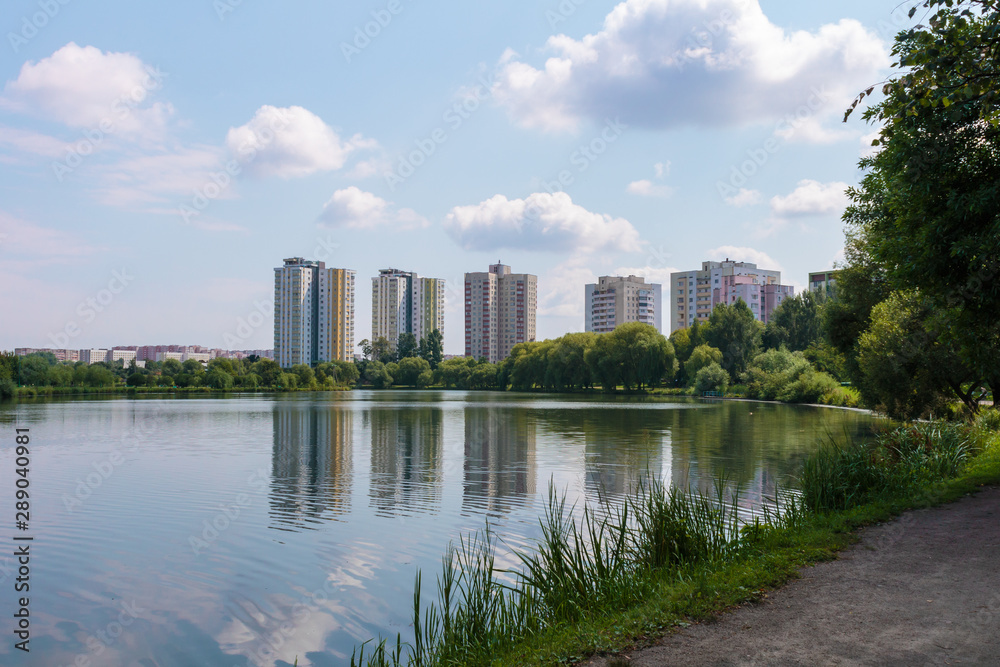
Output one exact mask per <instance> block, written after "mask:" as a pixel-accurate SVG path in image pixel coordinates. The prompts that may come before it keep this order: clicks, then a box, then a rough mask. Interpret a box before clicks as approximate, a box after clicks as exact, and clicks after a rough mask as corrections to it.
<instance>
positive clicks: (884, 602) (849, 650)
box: [587, 488, 1000, 667]
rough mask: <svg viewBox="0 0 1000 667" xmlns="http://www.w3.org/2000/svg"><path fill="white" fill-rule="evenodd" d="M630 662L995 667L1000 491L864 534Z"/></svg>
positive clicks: (999, 624)
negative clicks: (757, 598) (766, 592)
mask: <svg viewBox="0 0 1000 667" xmlns="http://www.w3.org/2000/svg"><path fill="white" fill-rule="evenodd" d="M630 657H631V661H630V664H631V665H643V666H646V665H907V666H910V665H1000V489H997V488H990V489H986V490H984V491H982V492H981V493H979V494H977V495H975V496H971V497H966V498H964V499H963V500H961V501H959V502H956V503H954V504H951V505H946V506H943V507H938V508H934V509H930V510H919V511H915V512H908V513H906V514H904V515H903V516H902V517H900V518H899V519H898V520H896V521H894V522H892V523H888V524H884V525H881V526H877V527H873V528H869V529H866V530H865V531H864V532H863V533H862V539H861V542H860V543H858V544H857V545H855V546H853V547H851V548H850V549H848V550H846V551H844V552H843V553H842V554H841V558H840V559H839V560H837V561H833V562H830V563H822V564H820V565H817V566H816V567H812V568H807V569H806V570H804V571H803V573H802V578H801V579H799V580H796V581H794V582H792V583H790V584H789V585H787V586H785V587H784V588H782V589H780V590H778V591H776V592H774V593H773V594H771V596H770V597H769V598H768V599H766V600H764V601H763V602H760V603H755V604H751V605H747V606H745V607H742V608H740V609H737V610H735V611H733V612H731V613H727V614H724V615H723V616H721V617H720V618H719V619H718V620H717V621H714V622H710V623H705V624H700V625H694V626H691V627H689V628H686V629H684V630H682V631H681V632H678V633H675V634H671V635H668V636H667V637H664V638H663V639H662V640H661V641H660V643H659V644H657V645H656V646H653V647H650V648H647V649H644V650H642V651H637V652H635V653H634V654H632V655H631V656H630ZM587 664H588V665H591V666H592V667H598V666H603V665H606V664H607V663H606V661H605V660H603V659H594V660H592V661H590V662H589V663H587Z"/></svg>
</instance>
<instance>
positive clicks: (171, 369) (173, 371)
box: [163, 359, 183, 376]
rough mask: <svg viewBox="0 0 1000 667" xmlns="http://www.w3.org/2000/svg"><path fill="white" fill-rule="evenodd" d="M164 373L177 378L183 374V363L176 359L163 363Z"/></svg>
mask: <svg viewBox="0 0 1000 667" xmlns="http://www.w3.org/2000/svg"><path fill="white" fill-rule="evenodd" d="M163 372H164V373H165V374H167V375H173V376H177V375H180V374H181V372H183V368H182V366H181V362H179V361H177V360H176V359H167V360H165V361H164V362H163Z"/></svg>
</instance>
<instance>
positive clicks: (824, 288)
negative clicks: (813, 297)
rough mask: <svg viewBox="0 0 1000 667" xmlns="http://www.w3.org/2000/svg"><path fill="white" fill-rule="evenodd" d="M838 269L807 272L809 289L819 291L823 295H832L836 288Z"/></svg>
mask: <svg viewBox="0 0 1000 667" xmlns="http://www.w3.org/2000/svg"><path fill="white" fill-rule="evenodd" d="M839 273H840V272H839V271H819V272H818V273H810V274H809V291H810V292H819V293H821V294H823V296H833V293H834V291H835V290H836V289H837V274H839Z"/></svg>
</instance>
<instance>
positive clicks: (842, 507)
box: [351, 411, 1000, 667]
mask: <svg viewBox="0 0 1000 667" xmlns="http://www.w3.org/2000/svg"><path fill="white" fill-rule="evenodd" d="M996 483H1000V416H998V415H997V413H996V412H995V411H989V412H988V413H987V414H986V415H984V416H983V417H981V418H980V419H979V420H978V422H976V423H974V424H972V425H968V426H957V425H948V424H940V423H934V424H924V425H911V426H905V427H894V428H886V429H884V430H883V431H882V432H880V433H879V434H878V436H877V437H876V438H875V439H874V440H872V441H871V442H851V441H847V442H843V443H828V444H826V445H825V446H823V447H821V448H820V449H819V450H818V451H817V453H816V454H815V455H814V456H812V457H810V458H809V460H808V461H807V463H806V467H805V470H804V473H803V487H804V493H803V495H802V499H801V500H792V499H787V500H785V502H784V503H783V505H782V506H781V508H780V512H778V511H774V510H771V511H769V512H766V513H765V514H764V515H763V516H761V517H758V518H757V519H755V520H754V521H753V523H750V524H746V523H741V522H740V521H739V520H738V518H737V515H736V501H735V498H733V497H732V496H731V495H727V493H726V492H725V491H724V488H725V485H724V484H723V483H721V482H720V483H719V484H718V485H717V487H718V491H717V495H716V497H713V498H704V497H700V496H697V495H695V494H692V493H688V492H684V491H680V490H677V489H673V488H667V487H665V486H664V485H662V484H660V483H658V482H656V481H655V480H654V481H652V482H648V483H646V484H644V485H642V486H641V487H640V488H639V489H637V490H636V491H635V493H634V494H632V495H631V496H628V497H627V498H626V499H625V500H624V502H623V503H622V504H620V505H616V506H607V505H606V504H602V505H601V506H600V507H599V508H598V509H596V510H595V509H592V508H584V509H583V511H582V516H581V517H580V518H579V519H578V520H576V521H574V520H573V518H572V517H573V512H572V508H567V507H566V506H565V501H564V500H563V499H562V498H560V497H558V496H557V494H556V493H555V492H554V491H553V490H552V489H551V488H550V493H549V504H548V508H547V511H546V513H545V517H544V518H543V519H542V520H541V526H542V538H541V540H540V542H539V544H538V545H537V546H536V547H535V548H534V549H531V550H529V551H527V552H522V553H520V554H518V555H519V557H520V559H521V567H520V568H519V569H517V570H516V571H514V572H509V571H502V570H498V569H497V568H496V567H495V563H494V554H495V552H496V546H497V537H496V536H495V535H494V534H493V533H492V532H491V531H490V530H489V527H488V526H487V529H486V530H485V531H483V532H481V533H479V534H477V535H474V536H472V537H470V538H467V539H463V540H461V541H460V543H459V545H457V546H456V547H453V548H451V549H449V552H448V553H447V554H446V555H445V557H444V558H443V561H442V571H441V574H440V575H439V576H438V580H437V593H438V596H437V599H436V600H435V601H433V602H431V603H430V604H426V603H425V602H424V601H423V600H422V598H421V596H422V593H423V591H422V578H421V575H420V574H419V573H418V575H417V580H416V586H415V594H414V634H415V637H416V639H415V641H414V642H413V643H412V644H407V643H404V642H403V641H402V638H401V637H400V636H397V637H396V638H395V640H394V641H383V642H382V643H381V644H372V643H366V644H365V645H364V646H362V647H360V649H359V650H360V653H356V654H355V656H353V657H352V661H351V664H352V665H368V666H374V667H380V666H383V665H392V666H393V667H395V666H398V665H414V666H417V665H419V666H430V665H470V666H474V665H491V666H492V665H496V666H504V665H511V666H514V665H559V664H572V663H576V662H580V661H582V660H584V659H585V658H586V657H587V656H590V655H593V654H597V653H600V654H608V655H611V656H614V655H616V654H619V653H621V652H623V651H627V650H631V649H634V648H635V647H637V646H642V645H644V644H646V643H649V642H651V641H652V640H653V639H655V638H656V637H659V636H661V635H662V634H664V633H665V632H669V631H670V630H671V629H672V628H675V627H677V626H683V625H686V624H689V623H691V622H694V621H699V620H703V619H707V618H710V617H712V616H714V615H716V614H718V613H719V612H721V611H724V610H725V609H728V608H730V607H733V606H735V605H739V604H742V603H745V602H748V601H753V600H757V599H760V598H762V597H766V595H767V593H768V591H770V590H772V589H774V588H775V587H777V586H780V585H782V584H784V583H785V582H787V581H788V580H790V579H792V578H795V577H797V576H798V575H799V571H800V569H801V568H802V567H805V566H808V565H811V564H815V563H817V562H821V561H825V560H830V559H833V558H836V554H837V552H838V551H839V550H841V549H843V548H845V547H846V546H848V545H849V544H851V543H852V542H853V541H855V540H856V539H857V538H856V532H855V531H856V530H857V529H858V528H859V527H862V526H865V525H869V524H872V523H876V522H881V521H886V520H889V519H891V518H893V517H894V516H896V515H897V514H899V513H900V512H902V511H904V510H906V509H909V508H913V507H926V506H931V505H935V504H939V503H942V502H947V501H951V500H955V499H957V498H960V497H961V496H963V495H965V494H967V493H971V492H974V491H975V490H976V489H977V488H978V487H979V486H981V485H983V484H996Z"/></svg>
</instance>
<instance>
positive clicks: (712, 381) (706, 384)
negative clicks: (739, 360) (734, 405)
mask: <svg viewBox="0 0 1000 667" xmlns="http://www.w3.org/2000/svg"><path fill="white" fill-rule="evenodd" d="M727 387H729V373H727V372H726V371H725V370H724V369H723V368H722V366H720V365H719V364H717V363H715V362H714V361H713V362H712V363H711V364H709V365H708V366H705V367H704V368H702V369H701V370H700V371H698V375H697V376H695V380H694V388H695V389H696V390H698V392H699V393H703V392H706V391H721V392H723V393H725V391H726V388H727Z"/></svg>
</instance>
